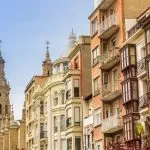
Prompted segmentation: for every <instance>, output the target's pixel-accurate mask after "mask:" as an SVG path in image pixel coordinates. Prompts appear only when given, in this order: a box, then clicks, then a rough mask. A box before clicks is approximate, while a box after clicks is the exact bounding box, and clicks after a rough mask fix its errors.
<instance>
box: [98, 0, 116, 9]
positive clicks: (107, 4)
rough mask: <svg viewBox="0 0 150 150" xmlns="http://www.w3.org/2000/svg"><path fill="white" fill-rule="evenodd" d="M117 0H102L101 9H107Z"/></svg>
mask: <svg viewBox="0 0 150 150" xmlns="http://www.w3.org/2000/svg"><path fill="white" fill-rule="evenodd" d="M115 1H116V0H102V2H101V4H100V9H101V10H106V9H108V8H109V7H110V6H111V5H112V4H113V3H114V2H115Z"/></svg>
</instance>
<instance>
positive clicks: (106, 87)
mask: <svg viewBox="0 0 150 150" xmlns="http://www.w3.org/2000/svg"><path fill="white" fill-rule="evenodd" d="M103 86H104V87H103V90H104V91H106V92H107V91H109V87H110V85H109V74H108V73H107V72H105V73H103Z"/></svg>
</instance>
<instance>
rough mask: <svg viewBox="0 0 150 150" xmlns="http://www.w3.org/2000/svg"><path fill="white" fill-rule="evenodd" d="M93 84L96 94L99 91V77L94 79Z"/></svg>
mask: <svg viewBox="0 0 150 150" xmlns="http://www.w3.org/2000/svg"><path fill="white" fill-rule="evenodd" d="M93 85H94V95H95V94H97V93H98V92H99V77H97V78H95V79H94V81H93Z"/></svg>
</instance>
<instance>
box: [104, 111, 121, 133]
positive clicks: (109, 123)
mask: <svg viewBox="0 0 150 150" xmlns="http://www.w3.org/2000/svg"><path fill="white" fill-rule="evenodd" d="M122 126H123V120H122V119H121V116H120V114H119V113H118V114H117V115H114V116H110V117H108V118H106V119H103V121H102V130H103V132H107V131H109V130H111V129H116V130H117V128H118V127H122Z"/></svg>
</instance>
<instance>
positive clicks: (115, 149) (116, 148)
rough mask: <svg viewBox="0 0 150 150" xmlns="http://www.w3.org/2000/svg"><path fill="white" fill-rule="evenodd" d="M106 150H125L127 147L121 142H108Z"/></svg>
mask: <svg viewBox="0 0 150 150" xmlns="http://www.w3.org/2000/svg"><path fill="white" fill-rule="evenodd" d="M105 149H106V150H127V149H128V147H127V145H126V144H125V143H123V142H122V143H121V142H113V141H112V142H109V143H108V145H107V146H106V148H105Z"/></svg>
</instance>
